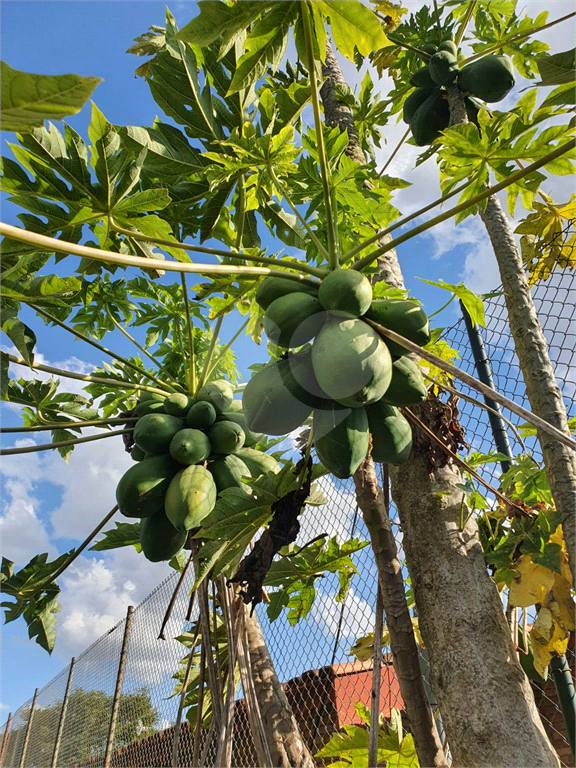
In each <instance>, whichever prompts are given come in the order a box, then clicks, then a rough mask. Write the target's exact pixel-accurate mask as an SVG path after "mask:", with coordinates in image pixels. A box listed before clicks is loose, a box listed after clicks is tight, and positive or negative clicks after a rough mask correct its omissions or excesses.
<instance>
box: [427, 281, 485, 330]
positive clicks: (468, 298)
mask: <svg viewBox="0 0 576 768" xmlns="http://www.w3.org/2000/svg"><path fill="white" fill-rule="evenodd" d="M420 280H422V282H423V283H428V284H429V285H435V286H436V287H437V288H444V290H446V291H450V293H452V294H453V296H454V297H455V298H457V299H459V300H460V301H461V302H462V304H464V306H465V307H466V309H467V311H468V314H469V315H470V319H471V320H472V323H473V324H474V325H481V326H484V325H486V321H485V318H484V302H483V301H482V298H481V297H480V296H478V294H476V293H473V292H472V291H471V290H470V288H466V286H465V285H464V283H459V284H458V285H451V284H450V283H446V282H445V281H444V280H439V281H438V282H434V280H424V279H423V278H420Z"/></svg>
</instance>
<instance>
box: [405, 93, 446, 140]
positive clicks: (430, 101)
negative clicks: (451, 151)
mask: <svg viewBox="0 0 576 768" xmlns="http://www.w3.org/2000/svg"><path fill="white" fill-rule="evenodd" d="M449 125H450V108H449V106H448V101H447V100H446V99H445V98H444V97H443V95H442V92H441V91H440V90H437V91H435V92H434V93H433V94H432V95H431V96H428V98H427V99H426V101H425V102H424V103H423V104H421V105H420V106H419V107H418V109H417V110H416V111H415V112H414V114H413V116H412V120H411V121H410V130H411V131H412V137H413V138H414V142H415V143H416V145H417V146H418V147H425V146H426V145H428V144H432V142H433V141H434V140H435V139H437V138H438V136H440V134H441V133H442V131H445V130H446V128H448V126H449Z"/></svg>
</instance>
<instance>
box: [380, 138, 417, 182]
mask: <svg viewBox="0 0 576 768" xmlns="http://www.w3.org/2000/svg"><path fill="white" fill-rule="evenodd" d="M409 134H410V128H407V129H406V133H405V134H404V136H402V138H401V139H400V141H399V142H398V144H396V146H395V148H394V152H392V154H391V155H390V157H389V158H388V160H386V162H385V163H384V165H383V166H382V169H381V170H380V171H379V173H378V175H377V176H376V178H377V179H379V178H380V176H382V174H383V173H384V171H385V170H386V168H388V166H389V165H390V163H391V162H392V160H394V158H395V157H396V155H397V154H398V152H399V150H400V147H401V146H402V144H404V142H405V141H406V139H407V138H408V136H409Z"/></svg>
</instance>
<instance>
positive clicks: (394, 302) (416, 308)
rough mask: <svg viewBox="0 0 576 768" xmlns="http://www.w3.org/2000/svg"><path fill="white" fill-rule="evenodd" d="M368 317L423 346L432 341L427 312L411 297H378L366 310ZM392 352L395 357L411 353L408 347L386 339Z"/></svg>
mask: <svg viewBox="0 0 576 768" xmlns="http://www.w3.org/2000/svg"><path fill="white" fill-rule="evenodd" d="M366 317H368V318H370V320H374V322H375V323H378V324H379V325H383V326H384V328H389V329H390V330H391V331H396V333H400V334H401V335H402V336H405V337H406V338H407V339H408V341H413V342H414V344H418V345H419V346H421V347H423V346H425V345H426V344H428V342H429V341H430V327H429V325H428V318H427V317H426V313H425V312H424V310H423V309H422V307H421V306H420V305H419V304H416V302H415V301H410V299H377V300H376V301H373V302H372V306H371V307H370V309H369V310H368V312H366ZM384 341H385V342H386V346H387V347H388V349H389V350H390V353H391V354H392V355H394V356H395V357H400V356H401V355H408V354H410V352H409V350H407V349H406V347H402V346H401V345H400V344H397V343H396V342H395V341H390V339H384Z"/></svg>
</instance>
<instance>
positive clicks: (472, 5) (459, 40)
mask: <svg viewBox="0 0 576 768" xmlns="http://www.w3.org/2000/svg"><path fill="white" fill-rule="evenodd" d="M477 2H478V0H468V6H467V7H466V13H465V14H464V18H463V19H462V22H461V24H460V27H459V28H458V32H457V33H456V37H455V38H454V43H455V45H456V47H457V48H459V47H460V44H461V43H462V39H463V38H464V35H465V34H466V29H467V27H468V22H469V21H470V19H471V18H472V14H473V13H474V8H475V7H476V4H477Z"/></svg>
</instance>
